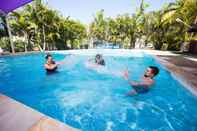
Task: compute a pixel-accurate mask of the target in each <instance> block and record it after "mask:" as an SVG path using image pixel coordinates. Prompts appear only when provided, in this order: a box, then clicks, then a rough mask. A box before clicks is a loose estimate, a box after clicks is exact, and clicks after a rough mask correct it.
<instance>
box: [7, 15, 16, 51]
mask: <svg viewBox="0 0 197 131" xmlns="http://www.w3.org/2000/svg"><path fill="white" fill-rule="evenodd" d="M5 23H6V28H7V32H8V36H9V41H10V45H11V50H12V53H13V54H14V53H15V49H14V43H13V40H12V33H11V29H10V25H9V23H8V16H5Z"/></svg>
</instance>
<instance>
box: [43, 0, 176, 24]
mask: <svg viewBox="0 0 197 131" xmlns="http://www.w3.org/2000/svg"><path fill="white" fill-rule="evenodd" d="M174 1H175V0H145V3H148V4H149V5H150V6H149V7H148V8H147V9H146V11H147V12H148V11H152V10H158V9H161V8H162V7H163V5H164V4H165V3H169V2H174ZM45 2H46V3H47V5H48V6H49V7H50V8H52V9H55V10H57V11H58V12H59V13H60V14H61V15H63V16H65V17H67V16H70V18H72V19H74V20H79V21H81V22H82V23H84V24H88V23H90V22H91V21H93V18H94V15H95V13H96V12H97V11H99V10H101V9H104V14H105V17H116V16H117V15H118V14H124V13H130V14H133V13H134V12H135V11H136V8H137V7H139V6H140V2H141V0H45Z"/></svg>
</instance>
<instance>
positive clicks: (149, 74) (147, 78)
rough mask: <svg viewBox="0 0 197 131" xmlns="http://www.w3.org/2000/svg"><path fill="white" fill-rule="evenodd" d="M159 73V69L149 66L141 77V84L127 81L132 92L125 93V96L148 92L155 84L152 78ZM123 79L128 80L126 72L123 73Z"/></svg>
mask: <svg viewBox="0 0 197 131" xmlns="http://www.w3.org/2000/svg"><path fill="white" fill-rule="evenodd" d="M158 73H159V69H158V68H157V67H156V66H149V67H148V68H147V69H146V71H145V73H144V76H143V77H142V80H141V82H134V81H129V84H130V85H131V86H132V87H133V89H134V90H132V91H130V92H128V93H127V95H135V94H138V93H146V92H148V91H149V89H150V87H151V86H152V85H153V84H154V83H155V81H154V79H153V78H154V77H155V76H156V75H157V74H158ZM124 78H125V79H126V80H129V79H128V78H129V73H128V71H126V72H124Z"/></svg>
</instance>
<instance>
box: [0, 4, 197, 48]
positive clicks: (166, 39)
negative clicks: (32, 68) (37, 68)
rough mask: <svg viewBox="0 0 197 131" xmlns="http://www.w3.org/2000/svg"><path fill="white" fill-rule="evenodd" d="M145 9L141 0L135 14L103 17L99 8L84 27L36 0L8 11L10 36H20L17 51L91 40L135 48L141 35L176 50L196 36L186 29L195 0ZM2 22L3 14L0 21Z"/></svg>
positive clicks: (195, 14) (196, 13)
mask: <svg viewBox="0 0 197 131" xmlns="http://www.w3.org/2000/svg"><path fill="white" fill-rule="evenodd" d="M147 8H149V5H148V4H147V3H145V2H144V0H142V1H141V4H140V6H139V8H138V9H137V10H136V12H135V13H134V14H130V13H129V12H128V13H127V14H120V15H118V16H117V17H115V18H110V17H105V12H104V10H100V11H98V12H97V13H96V14H95V17H94V20H93V21H92V22H91V23H90V24H89V25H87V26H85V25H84V24H82V23H80V22H79V21H75V20H72V19H71V18H70V17H67V18H64V17H62V16H61V15H60V14H58V12H57V11H54V10H52V9H50V8H49V7H47V6H46V5H44V4H42V3H41V0H36V1H35V2H34V3H32V4H29V5H27V6H25V7H24V8H23V9H22V10H18V11H16V12H13V13H11V14H10V15H9V24H10V27H11V31H12V34H13V36H15V37H16V36H17V38H23V39H17V40H15V41H14V42H15V43H14V44H15V49H16V51H32V50H35V49H36V48H39V49H41V50H54V49H58V50H62V49H74V48H79V47H80V45H81V44H83V43H84V42H85V41H86V42H87V41H90V40H93V42H95V41H99V42H100V43H105V42H111V43H118V44H121V45H122V47H124V48H134V47H135V43H136V41H137V39H141V38H144V41H145V43H146V44H148V43H152V44H153V45H154V48H155V49H167V50H179V49H180V46H181V44H182V43H183V42H187V41H189V40H191V39H197V34H194V33H188V32H187V30H188V25H192V24H194V23H195V22H196V23H197V0H177V1H176V2H174V3H168V4H165V5H164V6H163V8H162V9H160V10H158V11H151V12H147V11H146V9H147ZM177 19H180V20H182V21H183V22H182V23H180V22H177ZM4 21H5V20H4V18H3V17H2V20H1V23H4ZM183 23H185V24H183ZM2 27H5V29H6V26H5V24H1V25H0V36H1V37H0V47H3V48H4V49H8V50H9V49H10V45H9V43H8V38H6V33H7V32H6V31H5V30H3V28H2Z"/></svg>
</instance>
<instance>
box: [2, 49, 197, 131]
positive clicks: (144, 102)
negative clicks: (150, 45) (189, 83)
mask: <svg viewBox="0 0 197 131" xmlns="http://www.w3.org/2000/svg"><path fill="white" fill-rule="evenodd" d="M61 53H64V54H61ZM69 53H72V52H69ZM69 53H65V52H60V53H55V54H53V56H54V57H55V59H56V60H62V59H64V57H66V59H67V60H68V61H70V62H69V64H67V65H61V66H60V68H59V69H58V72H57V73H54V74H50V75H49V74H46V72H45V70H44V69H43V64H44V56H45V55H44V54H42V53H40V54H29V55H23V56H10V57H1V58H0V92H1V93H3V94H5V95H7V96H9V97H11V98H14V99H16V100H18V101H20V102H21V103H24V104H25V105H28V106H30V107H32V108H34V109H36V110H38V111H40V112H42V113H44V114H46V115H49V116H51V117H53V118H55V119H58V120H60V121H62V122H64V123H66V124H68V125H71V126H73V127H76V128H79V129H81V130H84V131H103V130H106V131H110V130H113V131H128V130H129V131H130V130H148V131H149V130H150V131H153V130H161V131H171V130H172V131H173V130H183V131H185V130H193V131H195V130H197V110H196V109H197V98H196V96H193V95H192V94H191V93H190V92H189V91H187V90H186V89H185V88H184V87H183V86H182V85H181V84H180V83H179V82H178V81H177V80H175V79H174V78H173V77H172V76H171V74H170V73H169V72H168V71H166V70H165V69H164V68H163V67H162V66H161V65H160V64H159V63H158V62H157V61H156V60H155V59H153V57H151V56H149V55H146V54H144V53H134V54H132V53H131V52H130V55H121V56H120V55H118V54H111V55H109V54H107V53H106V52H102V51H101V52H99V53H103V54H104V58H105V60H106V65H107V68H108V69H109V70H110V71H111V72H115V73H117V74H118V73H119V72H120V71H122V70H125V69H126V68H127V67H128V68H129V71H130V73H131V77H130V79H132V80H139V79H140V76H141V75H142V74H143V72H144V70H145V69H146V67H147V66H149V65H155V66H158V67H159V68H160V74H159V75H158V76H157V77H156V78H155V79H156V81H157V82H156V84H155V85H154V87H153V88H152V89H151V90H150V91H149V92H148V93H146V94H141V95H137V96H133V97H127V96H125V94H126V93H127V92H128V91H129V90H130V89H131V87H130V86H129V84H128V82H127V81H125V80H124V79H123V78H122V77H119V76H118V75H117V76H116V75H115V76H114V75H111V74H105V73H102V72H97V71H94V70H90V69H87V68H86V67H85V64H84V62H85V61H87V59H89V58H92V57H93V56H94V54H95V53H96V52H91V53H90V54H88V55H86V53H84V54H82V55H80V54H77V53H76V54H75V53H73V54H74V55H69ZM119 54H120V53H119ZM122 54H124V52H123V53H122Z"/></svg>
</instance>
